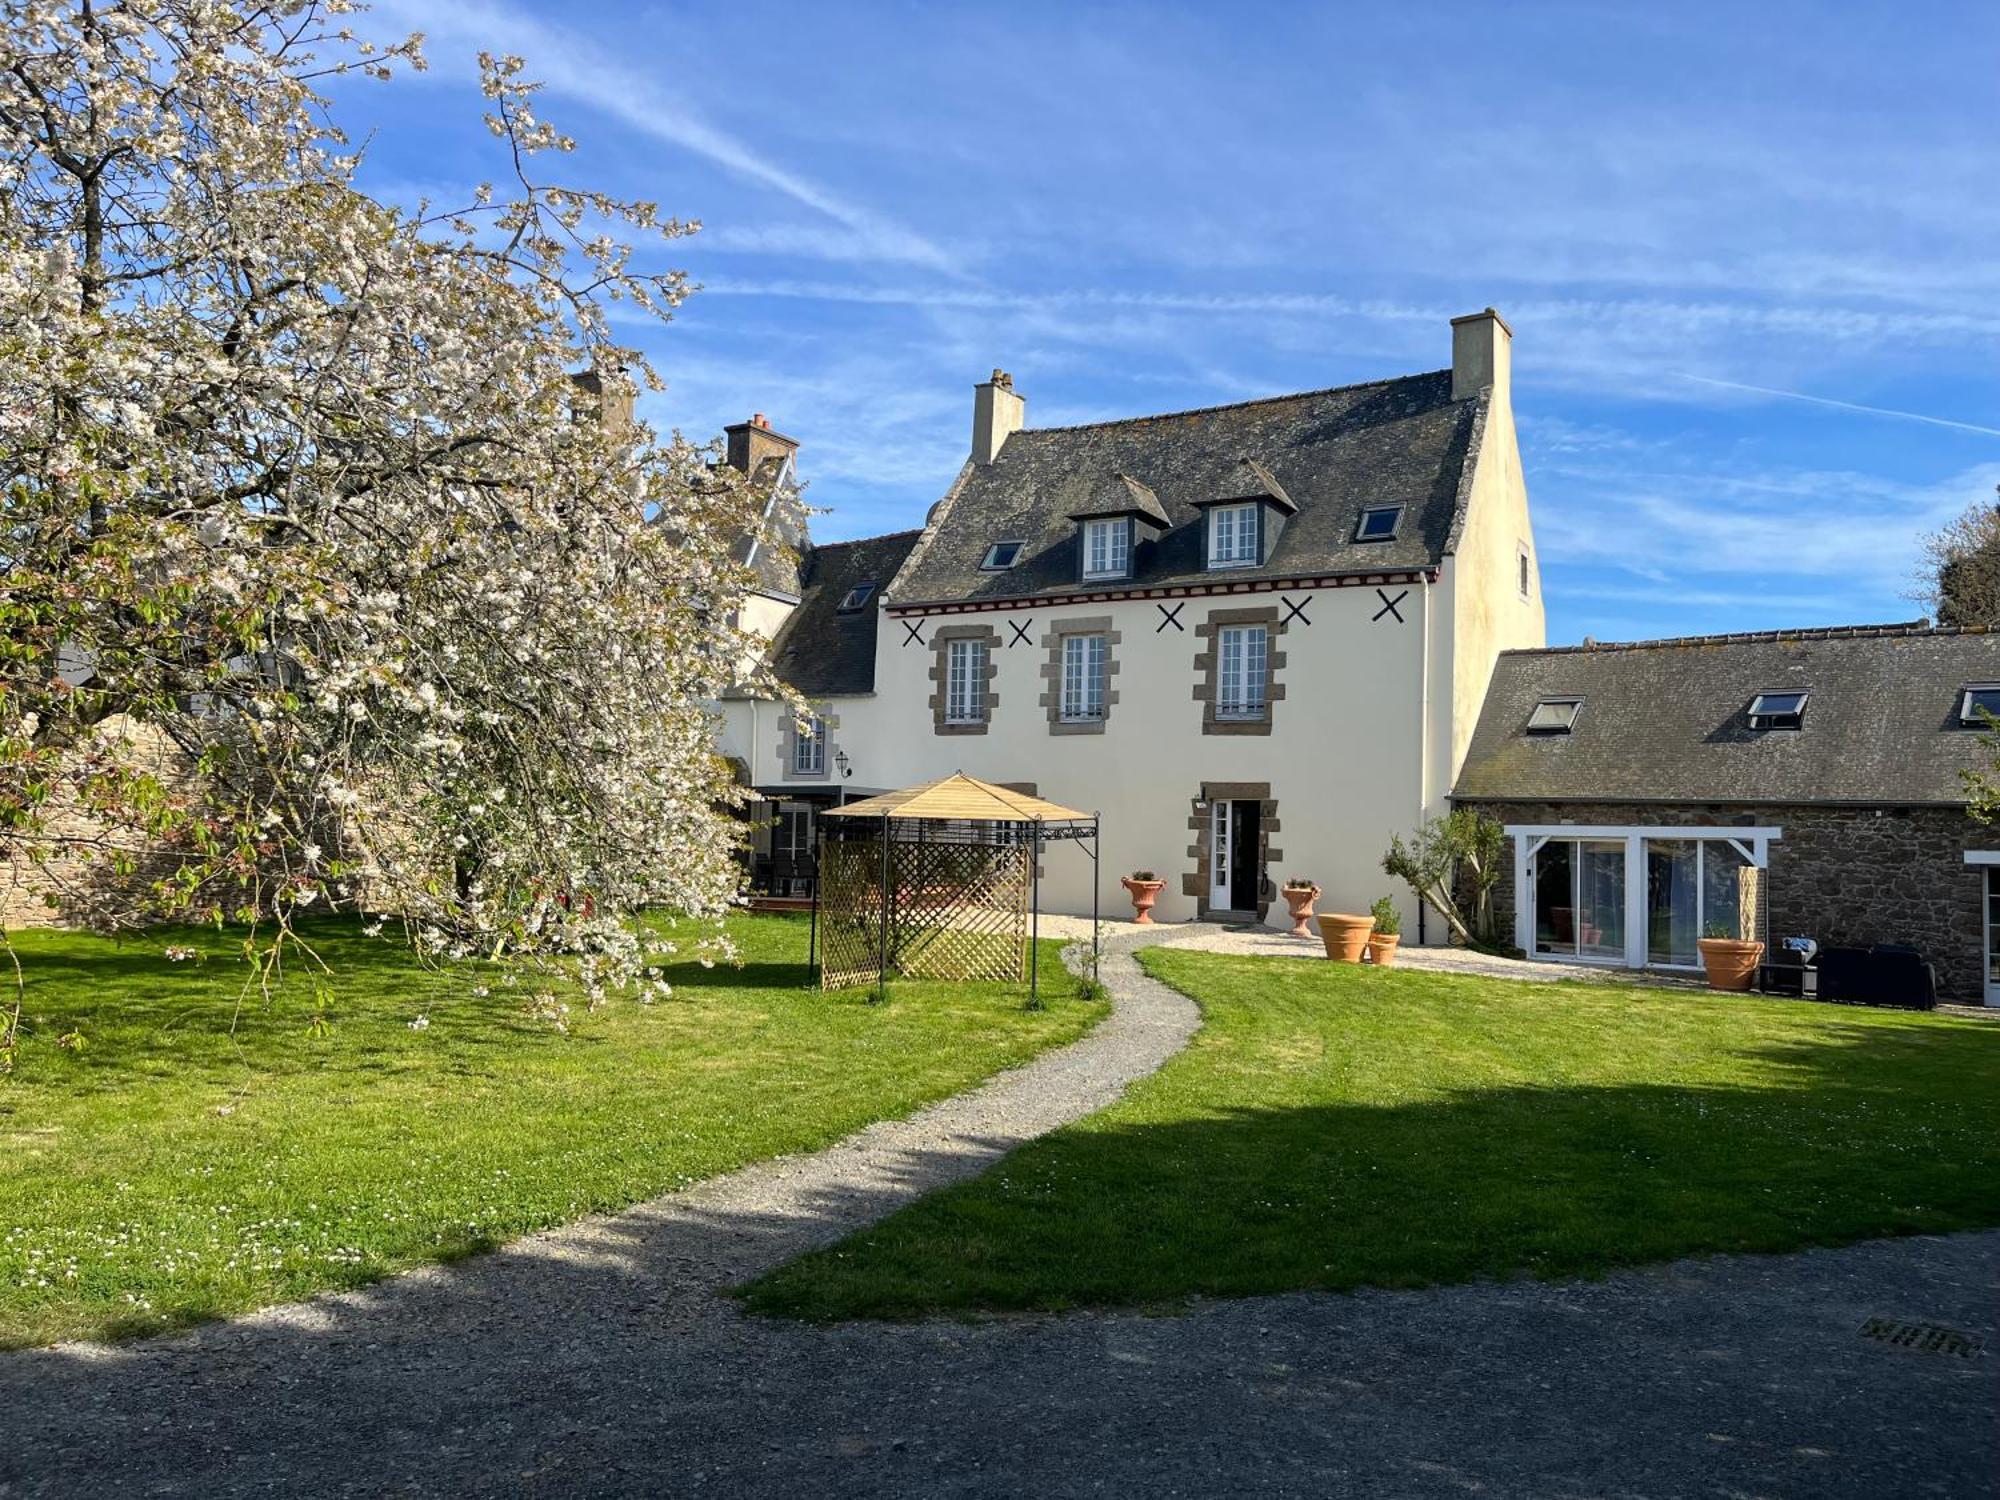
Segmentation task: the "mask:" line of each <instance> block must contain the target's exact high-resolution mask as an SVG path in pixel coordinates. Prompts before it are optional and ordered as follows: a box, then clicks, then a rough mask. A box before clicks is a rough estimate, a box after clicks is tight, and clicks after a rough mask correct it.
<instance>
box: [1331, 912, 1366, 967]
mask: <svg viewBox="0 0 2000 1500" xmlns="http://www.w3.org/2000/svg"><path fill="white" fill-rule="evenodd" d="M1374 930H1375V919H1374V918H1373V917H1357V916H1354V915H1353V914H1351V913H1349V912H1338V911H1323V912H1321V913H1320V914H1319V940H1320V941H1321V942H1322V943H1325V944H1326V956H1327V957H1328V958H1330V959H1332V960H1333V961H1334V962H1335V963H1337V964H1358V963H1360V962H1361V955H1362V953H1363V952H1364V951H1365V950H1366V949H1367V947H1368V934H1369V933H1371V932H1373V931H1374Z"/></svg>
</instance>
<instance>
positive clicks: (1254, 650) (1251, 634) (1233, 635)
mask: <svg viewBox="0 0 2000 1500" xmlns="http://www.w3.org/2000/svg"><path fill="white" fill-rule="evenodd" d="M1270 644H1271V642H1270V627H1269V626H1266V625H1225V626H1223V627H1222V628H1221V629H1220V630H1219V631H1217V632H1216V643H1215V649H1216V651H1217V652H1218V653H1220V654H1219V656H1218V657H1217V661H1216V666H1217V672H1216V694H1215V716H1216V718H1218V719H1261V718H1263V717H1264V712H1265V701H1266V693H1265V682H1266V679H1267V678H1268V676H1269V673H1268V672H1267V671H1266V670H1265V666H1266V663H1267V661H1268V660H1269V652H1270Z"/></svg>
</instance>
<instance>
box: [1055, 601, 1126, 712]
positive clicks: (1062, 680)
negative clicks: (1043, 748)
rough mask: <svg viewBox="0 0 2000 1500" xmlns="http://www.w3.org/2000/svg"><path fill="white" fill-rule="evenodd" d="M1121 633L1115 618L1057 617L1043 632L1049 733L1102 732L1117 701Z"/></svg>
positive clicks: (1106, 616)
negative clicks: (1115, 627)
mask: <svg viewBox="0 0 2000 1500" xmlns="http://www.w3.org/2000/svg"><path fill="white" fill-rule="evenodd" d="M1120 639H1122V636H1121V633H1120V632H1119V631H1116V630H1113V629H1112V628H1111V616H1109V615H1086V616H1072V617H1071V618H1069V619H1066V620H1056V621H1055V622H1054V623H1053V624H1052V625H1051V626H1050V628H1049V629H1048V631H1047V632H1046V633H1044V634H1043V636H1042V647H1043V649H1044V650H1045V651H1047V652H1048V656H1047V657H1046V658H1045V659H1044V660H1043V662H1042V707H1043V708H1044V709H1045V710H1046V711H1047V713H1048V716H1049V733H1050V734H1102V733H1103V732H1104V724H1105V721H1106V720H1107V719H1109V718H1110V717H1111V710H1112V707H1113V706H1114V705H1115V704H1116V703H1117V702H1118V692H1117V690H1116V689H1115V688H1113V687H1112V686H1111V679H1112V678H1113V677H1115V676H1116V675H1117V674H1118V643H1119V641H1120Z"/></svg>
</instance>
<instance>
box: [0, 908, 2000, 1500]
mask: <svg viewBox="0 0 2000 1500" xmlns="http://www.w3.org/2000/svg"><path fill="white" fill-rule="evenodd" d="M1153 936H1154V934H1146V935H1143V936H1134V935H1131V934H1119V935H1118V936H1117V937H1116V938H1115V939H1114V940H1113V942H1112V944H1111V948H1110V953H1109V956H1108V957H1107V959H1106V961H1105V965H1104V977H1105V980H1106V983H1107V985H1108V986H1109V987H1110V989H1111V990H1112V992H1113V995H1114V997H1115V998H1116V1000H1117V1005H1116V1008H1115V1009H1114V1012H1113V1014H1112V1015H1111V1017H1110V1018H1109V1019H1107V1020H1106V1021H1105V1022H1104V1023H1103V1024H1102V1025H1101V1026H1100V1027H1099V1028H1098V1029H1097V1030H1096V1031H1095V1032H1093V1033H1092V1034H1091V1035H1090V1036H1088V1037H1086V1038H1085V1039H1083V1040H1082V1041H1080V1042H1077V1043H1075V1044H1074V1045H1072V1046H1071V1047H1069V1048H1066V1049H1064V1050H1062V1051H1060V1052H1057V1053H1052V1054H1049V1055H1047V1056H1045V1057H1043V1058H1041V1059H1039V1060H1037V1061H1036V1062H1034V1063H1031V1064H1029V1065H1028V1066H1027V1067H1024V1068H1021V1069H1018V1070H1016V1071H1015V1072H1012V1073H1009V1074H1005V1075H1002V1076H1001V1077H999V1078H996V1079H994V1080H993V1081H991V1082H989V1083H988V1084H986V1085H985V1086H983V1087H982V1088H980V1089H977V1090H974V1091H973V1092H972V1093H970V1094H967V1095H963V1096H961V1097H959V1098H957V1099H954V1100H950V1101H947V1102H945V1103H943V1104H940V1105H938V1106H936V1107H934V1108H932V1109H929V1110H926V1111H924V1112H923V1113H921V1114H919V1115H917V1116H914V1117H913V1118H911V1119H910V1120H907V1121H903V1122H898V1123H889V1124H884V1125H878V1126H874V1127H871V1128H870V1129H869V1130H866V1131H863V1132H862V1133H861V1134H860V1135H858V1136H855V1137H853V1138H852V1139H850V1140H848V1141H845V1142H842V1143H841V1144H839V1145H837V1146H835V1147H833V1148H832V1149H831V1150H829V1151H827V1152H823V1153H820V1154H818V1155H816V1156H812V1157H806V1158H799V1159H795V1160H784V1161H778V1162H772V1163H766V1164H763V1165H761V1166H757V1167H752V1168H749V1169H747V1170H745V1171H742V1172H738V1173H734V1174H731V1175H730V1176H728V1177H724V1178H719V1179H716V1180H715V1181H713V1182H709V1183H705V1184H702V1185H700V1186H698V1187H696V1188H693V1189H690V1190H689V1191H687V1192H684V1193H680V1194H676V1195H674V1196H671V1197H668V1198H663V1199H659V1200H656V1201H655V1202H652V1203H649V1204H645V1205H642V1206H640V1207H638V1208H635V1209H632V1210H630V1211H628V1212H626V1213H623V1214H619V1215H615V1216H612V1217H609V1218H604V1219H598V1220H593V1221H589V1222H586V1223H584V1224H580V1225H576V1226H572V1227H570V1228H567V1229H563V1230H559V1231H554V1232H551V1233H548V1234H544V1235H538V1236H534V1237H532V1238H530V1239H527V1240H523V1241H520V1242H517V1243H516V1244H515V1245H512V1246H510V1247H508V1248H507V1249H505V1250H503V1251H499V1252H496V1253H494V1254H491V1255H486V1256H480V1257H476V1258H474V1259H472V1260H468V1261H465V1262H462V1263H461V1264H459V1265H457V1266H452V1267H439V1268H433V1269H431V1270H427V1271H422V1272H418V1273H415V1274H412V1275H409V1276H404V1277H399V1278H397V1279H395V1280H393V1281H389V1282H385V1283H383V1284H382V1285H380V1286H378V1287H375V1288H372V1289H369V1290H367V1291H363V1292H356V1293H348V1294H343V1295H339V1296H333V1297H326V1298H321V1299H317V1300H315V1301H313V1302H310V1303H304V1304H299V1305H296V1306H292V1307H285V1308H277V1309H272V1310H270V1311H268V1312H265V1313H261V1314H258V1315H256V1316H253V1317H249V1318H244V1319H240V1320H236V1321H233V1322H230V1323H226V1324H218V1325H215V1326H212V1327H209V1328H205V1329H200V1330H197V1331H195V1332H193V1333H190V1334H187V1335H183V1336H179V1337H175V1338H170V1339H160V1340H154V1341H151V1342H148V1343H143V1344H138V1345H128V1346H122V1347H119V1348H115V1349H105V1348H99V1347H91V1346H66V1347H62V1348H58V1349H53V1350H43V1351H37V1352H33V1353H27V1354H14V1355H6V1356H0V1411H4V1412H5V1419H4V1423H5V1425H4V1428H0V1431H4V1434H5V1439H6V1440H5V1442H4V1443H0V1496H5V1497H7V1500H13V1497H26V1496H42V1495H61V1496H70V1495H76V1496H98V1495H107V1494H115V1493H120V1492H124V1493H129V1494H132V1495H135V1496H156V1495H191V1496H194V1495H198V1496H201V1497H204V1500H207V1497H218V1496H233V1495H271V1496H277V1495H283V1496H292V1495H315V1496H318V1495H335V1496H338V1495H357V1496H359V1495H371V1496H372V1495H381V1494H395V1495H409V1496H416V1495H424V1496H429V1495H436V1496H459V1495H532V1496H585V1495H588V1496H614V1495H690V1494H714V1495H719V1496H723V1495H726V1496H731V1497H736V1496H749V1497H755V1496H764V1495H771V1496H782V1497H786V1500H792V1497H796V1496H800V1495H843V1496H845V1495H854V1496H861V1495H871V1496H873V1495H886V1496H934V1495H946V1496H950V1495H962V1496H975V1495H980V1496H983V1495H1013V1494H1018V1493H1038V1494H1046V1495H1057V1496H1072V1495H1074V1496H1085V1495H1119V1494H1158V1495H1220V1494H1230V1495H1245V1494H1260V1495H1321V1494H1327V1493H1334V1492H1341V1491H1351V1492H1354V1493H1362V1494H1375V1495H1425V1496H1428V1495H1462V1494H1465V1493H1468V1492H1472V1491H1477V1492H1479V1493H1481V1494H1485V1495H1495V1496H1513V1495H1519V1496H1571V1495H1577V1496H1581V1495H1601V1494H1618V1495H1633V1496H1636V1495H1645V1496H1664V1495H1716V1496H1722V1495H1732V1496H1733V1495H1750V1494H1754V1495H1760V1496H1764V1495H1800V1496H1804V1495H1813V1496H1849V1495H1851V1496H1856V1497H1859V1496H1879V1495H1884V1494H1898V1495H1922V1494H1955V1495H1970V1494H1983V1493H1991V1492H1992V1489H1991V1486H1992V1481H1993V1476H1994V1475H1995V1473H1996V1472H2000V1469H1996V1464H2000V1443H1996V1431H1995V1426H1994V1423H1993V1421H1992V1413H1993V1411H1994V1409H1995V1407H1996V1404H2000V1379H1996V1371H1997V1370H2000V1361H1996V1360H1995V1358H1994V1357H1993V1356H1992V1354H1990V1353H1988V1354H1983V1355H1979V1356H1976V1357H1960V1356H1956V1355H1949V1354H1926V1353H1916V1352H1912V1351H1909V1350H1906V1349H1902V1348H1897V1347H1893V1346H1890V1345H1886V1344H1883V1343H1880V1342H1876V1341H1874V1340H1871V1339H1866V1338H1863V1337H1861V1336H1860V1335H1859V1333H1858V1330H1859V1328H1860V1326H1861V1324H1862V1323H1863V1321H1864V1320H1865V1319H1867V1318H1870V1317H1894V1318H1906V1319H1911V1320H1915V1321H1920V1322H1933V1323H1939V1324H1944V1325H1948V1326H1951V1327H1954V1328H1958V1329H1962V1330H1965V1331H1967V1332H1969V1333H1972V1334H1974V1335H1976V1336H1979V1337H1983V1338H1984V1339H1985V1340H1986V1342H1987V1344H1988V1346H1989V1348H1991V1347H1992V1346H1994V1345H1996V1344H2000V1328H1996V1327H1995V1322H1996V1308H2000V1288H1997V1287H1996V1283H2000V1233H1994V1234H1976V1235H1961V1236H1956V1237H1952V1238H1945V1239H1916V1240H1902V1241H1894V1242H1887V1241H1884V1242H1876V1243H1872V1244H1866V1245H1859V1246H1855V1247H1852V1248H1850V1249H1845V1250H1837V1251H1818V1252H1811V1253H1807V1254H1804V1255H1794V1256H1782V1257H1745V1258H1736V1259H1725V1258H1714V1259H1708V1260H1701V1261H1691V1262H1683V1263H1680V1264H1677V1265H1671V1266H1665V1267H1657V1268H1652V1269H1649V1270H1645V1271H1636V1272H1630V1273H1625V1274H1622V1275H1618V1276H1614V1277H1610V1278H1607V1279H1605V1280H1603V1281H1599V1282H1591V1283H1583V1284H1568V1285H1546V1284H1540V1283H1508V1284H1503V1285H1476V1286H1466V1287H1456V1288H1446V1289H1442V1290H1437V1291H1430V1292H1397V1293H1389V1292H1381V1293H1365V1294H1362V1295H1359V1296H1354V1297H1334V1296H1318V1295H1313V1296H1292V1297H1266V1298H1253V1299H1246V1300H1243V1301H1237V1302H1228V1303H1213V1304H1204V1305H1201V1306H1198V1307H1196V1308H1195V1309H1194V1310H1193V1311H1191V1312H1189V1313H1188V1314H1187V1315H1185V1316H1181V1317H1140V1316H1132V1315H1120V1314H1112V1315H1096V1314H1088V1315H1079V1316H1073V1317H1067V1318H1022V1319H1004V1320H995V1321H989V1322H983V1323H922V1324H914V1325H881V1324H855V1325H847V1326H842V1327H838V1328H833V1329H815V1328H809V1327H803V1326H800V1325H797V1324H792V1323H786V1322H778V1321H767V1320H762V1319H756V1318H750V1317H746V1316H744V1315H743V1314H742V1313H740V1312H739V1311H738V1310H737V1308H736V1305H735V1304H734V1303H733V1302H732V1301H729V1300H728V1299H726V1298H723V1297H721V1296H719V1295H717V1293H718V1292H719V1291H720V1290H721V1289H722V1288H724V1287H726V1286H728V1285H731V1284H733V1283H736V1282H738V1281H741V1280H743V1279H744V1278H746V1277H748V1276H750V1275H753V1274H755V1273H756V1272H758V1271H760V1270H762V1269H764V1268H766V1267H768V1266H772V1265H775V1264H778V1263H779V1262H781V1261H783V1260H785V1259H788V1258H789V1257H791V1256H793V1255H795V1254H797V1253H798V1252H800V1251H801V1250H804V1249H806V1248H809V1247H811V1246H815V1245H819V1244H823V1243H826V1242H828V1241H830V1240H832V1239H835V1238H837V1237H838V1236H840V1235H842V1234H844V1233H846V1232H848V1231H850V1230H851V1229H854V1228H856V1227H858V1226H860V1225H862V1224H865V1223H867V1222H869V1221H871V1220H873V1219H874V1218H876V1217H878V1216H879V1215H881V1214H883V1213H886V1212H888V1211H890V1210H891V1209H893V1208H895V1207H897V1206H899V1205H901V1204H902V1203H905V1202H907V1201H909V1200H910V1199H911V1198H913V1197H915V1196H916V1195H917V1194H919V1193H920V1192H923V1191H927V1190H929V1189H930V1188H932V1187H935V1186H938V1185H940V1184H942V1183H945V1182H949V1181H954V1180H957V1179H959V1178H962V1177H966V1176H969V1175H971V1174H973V1173H975V1172H977V1171H979V1170H980V1169H981V1168H983V1167H984V1166H986V1165H988V1164H990V1163H991V1162H992V1161H993V1160H994V1159H995V1158H996V1157H998V1156H999V1155H1001V1154H1002V1153H1004V1152H1005V1151H1006V1150H1008V1149H1009V1148H1011V1147H1012V1146H1014V1145H1016V1144H1018V1143H1020V1142H1021V1141H1023V1140H1026V1139H1028V1138H1029V1137H1030V1136H1033V1135H1035V1134H1038V1133H1040V1132H1042V1131H1045V1130H1048V1129H1051V1128H1053V1127H1054V1126H1056V1125H1058V1124H1060V1123H1062V1122H1064V1121H1066V1120H1069V1119H1073V1118H1075V1117H1077V1116H1078V1115H1080V1114H1083V1113H1085V1112H1087V1111H1089V1110H1092V1109H1095V1108H1098V1107H1100V1106H1101V1105H1103V1104H1105V1103H1108V1102H1110V1100H1112V1099H1113V1098H1115V1097H1116V1096H1117V1094H1118V1093H1119V1092H1120V1090H1121V1089H1122V1088H1123V1087H1124V1086H1125V1084H1126V1083H1128V1082H1129V1081H1130V1080H1131V1079H1133V1078H1135V1077H1138V1076H1141V1075H1143V1074H1144V1073H1146V1072H1149V1071H1151V1070H1152V1069H1153V1068H1155V1067H1157V1066H1159V1064H1160V1063H1161V1062H1162V1061H1164V1060H1165V1059H1166V1058H1168V1057H1170V1056H1171V1055H1172V1054H1173V1053H1174V1052H1175V1051H1176V1050H1178V1049H1179V1048H1180V1047H1181V1046H1182V1045H1184V1044H1185V1042H1186V1039H1187V1037H1188V1036H1189V1035H1190V1034H1191V1032H1192V1030H1193V1028H1194V1025H1195V1022H1196V1016H1195V1011H1194V1007H1193V1006H1192V1005H1191V1004H1190V1003H1189V1002H1187V1001H1186V1000H1184V999H1182V998H1181V997H1179V996H1177V995H1174V994H1173V993H1172V992H1171V991H1167V990H1165V989H1163V988H1162V987H1160V986H1157V985H1154V984H1153V983H1152V982H1151V981H1150V980H1147V979H1146V978H1145V977H1144V976H1143V975H1142V974H1141V973H1140V972H1139V970H1138V967H1137V965H1136V964H1134V963H1133V961H1132V959H1131V958H1130V956H1129V951H1128V950H1129V948H1130V946H1131V945H1132V944H1134V943H1136V942H1139V941H1143V940H1146V939H1147V938H1151V937H1153Z"/></svg>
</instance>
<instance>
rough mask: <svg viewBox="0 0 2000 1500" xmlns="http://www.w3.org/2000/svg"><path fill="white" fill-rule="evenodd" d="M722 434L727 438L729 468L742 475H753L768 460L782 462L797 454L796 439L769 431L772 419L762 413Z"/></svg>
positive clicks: (797, 445) (729, 427)
mask: <svg viewBox="0 0 2000 1500" xmlns="http://www.w3.org/2000/svg"><path fill="white" fill-rule="evenodd" d="M722 431H723V433H724V434H725V435H726V436H727V437H728V439H729V466H730V467H731V468H732V469H741V470H742V471H743V472H744V473H745V474H755V473H756V472H757V470H758V469H759V468H761V467H762V466H763V463H764V460H765V459H767V458H778V459H782V458H786V457H789V456H790V455H791V454H794V453H796V452H798V451H799V443H798V439H797V438H788V437H786V436H785V435H784V434H783V433H779V432H773V431H771V419H770V418H769V417H767V416H765V415H764V414H763V413H762V412H761V411H760V412H758V413H757V414H756V415H755V416H753V417H752V418H751V419H750V420H749V421H747V422H735V423H732V424H731V425H729V426H727V427H725V428H723V429H722Z"/></svg>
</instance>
